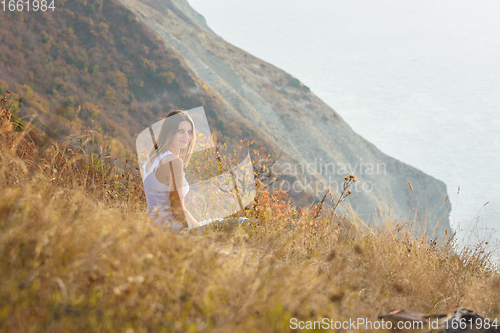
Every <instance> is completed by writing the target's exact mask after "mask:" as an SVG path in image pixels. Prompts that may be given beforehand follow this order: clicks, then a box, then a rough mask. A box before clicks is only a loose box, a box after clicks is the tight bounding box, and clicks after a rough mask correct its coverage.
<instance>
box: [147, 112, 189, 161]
mask: <svg viewBox="0 0 500 333" xmlns="http://www.w3.org/2000/svg"><path fill="white" fill-rule="evenodd" d="M173 116H175V117H173ZM169 118H170V119H169ZM182 121H188V122H189V123H191V126H192V127H193V135H192V138H191V140H190V141H189V144H188V145H187V147H186V148H183V149H182V148H181V150H180V151H179V158H180V159H181V160H182V162H183V164H184V166H187V165H188V164H189V160H190V159H191V154H192V153H193V149H194V144H195V140H196V130H195V128H194V122H193V119H192V118H191V116H190V115H189V114H188V113H187V111H185V110H174V111H170V112H169V113H168V114H167V116H166V117H165V120H164V121H163V124H162V125H161V129H160V134H159V135H158V140H156V141H157V144H158V149H156V148H155V147H153V148H152V149H151V151H150V152H149V161H150V162H151V163H153V161H154V160H155V159H156V158H157V157H158V156H160V155H161V154H163V153H166V152H167V151H168V148H169V145H170V143H171V142H172V139H173V138H174V136H175V134H176V133H177V130H178V129H179V124H180V123H181V122H182Z"/></svg>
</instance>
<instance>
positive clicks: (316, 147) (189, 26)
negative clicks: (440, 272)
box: [121, 0, 451, 236]
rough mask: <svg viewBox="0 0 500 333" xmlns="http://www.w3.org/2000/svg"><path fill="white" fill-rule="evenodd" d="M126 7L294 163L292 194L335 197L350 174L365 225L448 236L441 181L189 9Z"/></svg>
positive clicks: (154, 2)
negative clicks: (397, 222) (396, 223)
mask: <svg viewBox="0 0 500 333" xmlns="http://www.w3.org/2000/svg"><path fill="white" fill-rule="evenodd" d="M121 2H122V3H123V4H124V5H125V6H126V7H128V8H129V9H130V10H131V11H132V12H134V14H136V15H137V17H138V18H139V19H140V20H141V21H142V22H144V23H145V24H146V25H148V26H149V27H150V28H151V29H152V30H154V31H155V32H156V33H158V35H159V36H161V38H162V39H163V40H164V41H165V47H166V48H167V49H169V50H175V51H176V52H177V53H179V54H182V56H183V57H184V59H185V61H186V64H187V66H189V68H190V69H191V70H192V71H193V72H194V73H195V74H196V75H197V76H198V77H199V78H200V80H202V81H203V82H205V83H206V84H207V85H208V86H210V87H211V88H212V89H213V90H214V91H216V92H218V93H219V95H220V97H222V98H223V99H224V100H225V101H226V102H227V104H228V105H229V107H228V109H227V110H226V112H227V114H228V115H230V116H231V117H233V118H235V119H242V120H243V121H244V122H246V123H249V124H252V125H254V126H256V127H258V128H260V129H261V130H262V131H263V132H264V133H265V136H266V138H267V140H268V141H270V142H271V143H272V144H273V145H275V146H279V147H282V148H283V150H284V152H285V154H286V155H289V156H292V157H293V158H294V159H295V164H293V165H284V166H283V168H284V171H285V172H289V173H293V172H295V171H296V169H297V176H298V178H299V179H301V177H302V179H303V181H302V183H301V185H297V183H295V185H297V186H296V187H295V189H298V190H300V188H301V187H302V188H303V187H309V190H311V189H312V192H314V193H317V194H318V197H321V196H322V195H323V194H324V193H325V189H326V186H325V185H328V184H330V185H332V186H333V188H334V189H335V187H336V184H341V183H342V179H343V177H344V176H345V174H347V173H349V172H352V173H355V174H356V175H357V177H358V179H359V180H360V182H359V183H358V184H357V185H358V187H357V189H355V191H354V192H353V194H352V195H351V196H350V197H349V199H350V200H349V201H350V203H351V205H352V207H353V210H354V211H356V212H357V213H358V215H359V217H360V218H362V219H364V220H365V221H369V222H373V221H376V220H379V219H380V216H386V217H387V216H388V214H391V216H392V218H398V217H399V218H401V220H408V219H413V220H417V221H419V222H420V223H419V224H420V225H421V226H423V227H424V228H426V229H427V231H428V232H427V234H428V235H429V236H430V235H431V234H432V233H433V231H434V230H437V231H438V233H439V234H441V233H442V232H443V231H444V230H445V229H447V230H450V229H451V228H450V225H449V220H448V216H449V213H450V210H451V204H450V203H449V202H448V201H445V198H446V196H447V192H446V185H445V184H444V183H443V182H442V181H439V180H437V179H435V178H433V177H431V176H429V175H426V174H425V173H423V172H421V171H419V170H417V169H415V168H413V167H411V166H409V165H407V164H405V163H402V162H400V161H398V160H396V159H394V158H391V157H389V156H387V155H385V154H383V153H382V152H381V151H380V150H378V149H377V148H376V147H375V146H374V145H373V144H371V143H369V142H368V141H366V140H365V139H363V138H362V137H361V136H359V135H357V134H356V133H355V132H354V131H353V130H352V129H351V128H350V127H349V125H347V124H346V123H345V122H344V121H343V120H342V118H341V117H340V116H339V115H338V114H337V113H336V112H335V111H334V110H333V109H332V108H330V107H329V106H328V105H326V104H325V103H323V102H322V101H321V100H320V99H319V98H318V97H317V96H315V95H314V94H313V93H312V92H310V91H309V89H308V88H307V87H305V86H304V85H302V84H301V83H300V81H298V80H297V79H295V78H293V77H292V76H290V75H289V74H287V73H285V72H284V71H282V70H280V69H279V68H276V67H275V66H273V65H271V64H268V63H266V62H264V61H262V60H260V59H258V58H256V57H254V56H252V55H250V54H248V53H247V52H245V51H243V50H241V49H238V48H237V47H235V46H233V45H231V44H229V43H227V42H225V41H224V40H223V39H221V38H220V37H218V36H217V35H215V34H213V33H212V32H211V31H207V30H206V28H205V27H204V26H203V25H199V26H196V24H193V21H192V20H190V21H187V20H186V19H185V18H184V17H183V15H178V14H176V13H178V12H179V11H183V10H186V9H185V7H184V6H177V5H176V4H174V3H171V2H162V1H159V0H147V1H146V0H143V1H140V0H121ZM160 3H161V4H163V6H158V4H160ZM181 7H182V8H181ZM189 12H192V9H189ZM203 23H204V21H203ZM308 165H309V166H310V168H309V169H308V168H307V166H308ZM302 171H304V172H302ZM408 182H410V183H411V184H412V186H411V188H410V186H409V184H408ZM290 185H293V184H290ZM304 185H305V186H304Z"/></svg>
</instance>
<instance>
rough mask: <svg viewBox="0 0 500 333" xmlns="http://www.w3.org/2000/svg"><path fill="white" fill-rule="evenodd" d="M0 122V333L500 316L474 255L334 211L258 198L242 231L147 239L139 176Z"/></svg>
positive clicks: (499, 280) (276, 197)
mask: <svg viewBox="0 0 500 333" xmlns="http://www.w3.org/2000/svg"><path fill="white" fill-rule="evenodd" d="M6 115H7V109H6V108H5V104H4V105H1V106H0V119H2V120H1V128H2V132H1V134H0V186H1V189H2V190H1V191H0V271H1V272H2V273H1V279H0V331H5V332H38V331H50V332H66V331H74V332H97V331H99V332H104V331H109V332H126V331H127V330H128V329H133V331H134V332H163V331H165V332H287V331H290V318H292V317H293V318H298V319H299V320H321V319H322V318H331V319H333V320H346V319H348V318H368V319H370V320H376V317H377V315H379V314H381V313H385V312H387V311H388V310H390V309H394V308H405V309H409V310H415V311H421V312H442V311H445V309H446V307H447V306H453V307H454V306H463V307H468V308H471V309H473V310H475V311H477V312H478V313H480V314H482V315H484V316H489V317H490V318H496V317H498V316H499V315H500V303H499V302H498V299H499V298H500V277H499V275H498V272H497V271H496V270H495V268H494V267H493V266H492V265H491V264H490V262H489V260H488V256H487V254H485V253H481V251H480V250H474V248H471V250H470V251H469V252H462V253H461V255H460V256H459V255H457V254H454V252H453V246H454V243H453V240H451V242H449V245H448V246H441V247H440V246H436V245H434V244H433V243H429V241H428V240H426V239H424V238H417V237H412V236H411V235H410V234H409V233H406V232H405V230H404V229H402V228H401V227H397V228H396V227H393V226H392V225H391V221H389V220H388V221H386V226H385V227H381V228H373V227H372V228H370V227H368V226H365V225H362V223H361V222H360V221H358V220H356V219H350V220H348V219H345V218H342V217H340V216H337V215H335V212H334V211H333V209H334V207H336V206H335V205H338V204H339V202H340V204H341V205H342V204H343V203H341V201H342V200H341V198H338V200H337V201H336V200H335V199H334V198H332V200H331V204H330V203H328V202H326V201H325V202H324V203H323V205H322V206H321V209H320V208H319V207H318V206H317V207H311V208H310V209H303V210H301V211H300V212H299V211H298V210H297V209H296V208H295V207H293V205H292V204H291V203H290V201H289V199H288V198H287V196H286V194H285V193H282V192H270V191H268V190H266V189H265V188H263V187H262V186H259V194H258V196H257V197H256V199H255V202H254V204H252V205H251V206H249V207H247V210H246V216H247V217H249V218H250V221H251V222H250V223H249V224H248V225H240V226H237V227H235V228H229V227H225V226H212V228H211V229H209V230H207V231H206V232H204V233H202V234H200V233H196V232H186V233H183V234H178V233H174V232H170V231H161V230H159V229H156V228H150V227H148V222H149V218H148V216H147V215H146V213H145V201H144V195H143V192H142V188H141V183H140V178H139V176H138V175H137V171H136V170H135V167H127V169H125V167H124V168H122V170H120V171H118V170H116V169H114V168H113V166H112V162H113V159H112V158H107V157H106V156H105V154H104V155H99V154H95V153H85V152H84V151H78V150H77V148H76V147H77V146H76V145H69V144H62V143H50V144H46V146H40V145H39V144H35V143H34V142H33V140H32V139H30V137H33V136H35V135H36V134H35V132H30V131H29V129H27V128H26V127H25V128H24V130H23V131H16V130H15V128H14V127H13V126H11V125H10V122H9V120H8V119H7V117H6ZM28 134H30V135H28ZM134 170H135V171H134ZM256 170H257V171H259V170H258V169H257V168H256ZM116 175H118V177H116ZM349 179H350V180H349V181H352V178H349ZM345 192H346V193H348V188H346V189H345ZM129 332H131V331H129Z"/></svg>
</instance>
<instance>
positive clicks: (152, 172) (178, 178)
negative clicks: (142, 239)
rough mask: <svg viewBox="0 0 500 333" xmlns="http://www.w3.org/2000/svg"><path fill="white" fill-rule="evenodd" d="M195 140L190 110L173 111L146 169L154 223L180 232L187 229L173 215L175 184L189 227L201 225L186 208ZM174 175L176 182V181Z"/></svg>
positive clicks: (147, 191)
mask: <svg viewBox="0 0 500 333" xmlns="http://www.w3.org/2000/svg"><path fill="white" fill-rule="evenodd" d="M195 138H196V135H195V127H194V122H193V119H192V118H191V117H190V116H189V114H188V113H187V112H186V111H180V110H175V111H171V112H170V113H169V114H168V115H167V117H166V119H165V121H164V122H163V124H162V126H161V130H160V133H159V135H158V146H157V148H155V147H153V149H152V150H151V152H150V154H149V158H148V161H147V162H146V163H145V164H144V166H143V168H144V178H143V181H144V190H145V192H146V201H147V205H148V214H149V215H151V216H152V217H153V221H154V223H156V224H158V225H161V226H162V227H169V228H172V229H177V230H179V229H184V227H185V226H183V225H182V224H181V223H180V221H177V220H176V219H175V218H174V215H173V214H172V209H171V203H170V192H169V191H173V190H174V186H173V184H174V183H175V184H176V185H177V191H178V192H179V197H180V201H181V205H182V208H183V211H184V214H185V216H186V220H187V223H188V227H189V228H194V227H198V226H200V224H199V223H198V221H196V219H195V218H194V217H193V216H192V215H191V213H189V211H188V210H187V209H186V208H185V206H184V196H185V195H186V193H187V192H188V191H189V184H188V183H187V181H186V178H185V175H184V171H183V167H184V165H188V163H189V159H190V158H191V154H192V152H193V148H194V144H195ZM170 165H171V166H172V169H171V167H170ZM172 174H173V177H174V180H175V182H173V181H172ZM181 184H182V185H181Z"/></svg>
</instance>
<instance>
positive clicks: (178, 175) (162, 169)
mask: <svg viewBox="0 0 500 333" xmlns="http://www.w3.org/2000/svg"><path fill="white" fill-rule="evenodd" d="M165 158H166V157H165ZM169 162H171V163H172V169H173V173H174V178H175V185H176V186H177V191H178V192H179V197H180V199H181V205H182V208H183V210H184V215H185V216H186V221H187V223H188V226H189V228H195V227H199V226H200V224H199V223H198V221H196V219H195V218H194V217H193V215H191V213H190V212H189V211H188V210H187V209H186V206H184V171H183V170H182V168H183V163H182V160H181V159H180V158H175V159H173V160H166V161H163V160H162V161H161V163H160V166H159V167H158V170H157V174H158V172H159V174H160V175H162V176H161V177H160V179H159V177H157V179H158V181H160V182H161V183H164V184H172V186H170V188H171V190H174V188H173V182H172V179H171V178H172V172H171V171H170V163H169ZM162 180H163V181H162Z"/></svg>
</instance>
